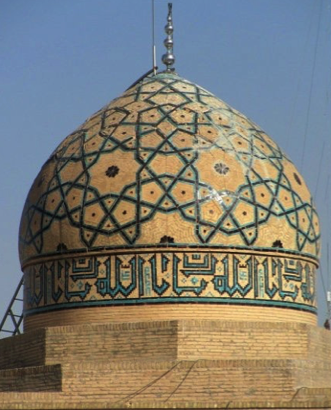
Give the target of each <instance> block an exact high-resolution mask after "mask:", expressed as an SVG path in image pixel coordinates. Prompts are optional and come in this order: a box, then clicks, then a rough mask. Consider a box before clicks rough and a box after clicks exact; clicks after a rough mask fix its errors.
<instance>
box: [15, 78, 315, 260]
mask: <svg viewBox="0 0 331 410" xmlns="http://www.w3.org/2000/svg"><path fill="white" fill-rule="evenodd" d="M319 239H320V233H319V222H318V217H317V213H316V211H315V208H314V206H313V203H312V198H311V195H310V193H309V190H308V188H307V186H306V184H305V182H304V180H303V178H302V176H301V175H300V174H299V172H298V171H297V169H296V168H295V166H294V165H293V163H292V162H291V161H290V160H289V159H288V157H287V156H286V155H285V154H284V153H283V152H282V151H281V149H280V148H279V147H278V146H277V144H276V143H275V142H274V141H273V140H272V139H271V138H270V137H269V136H268V135H267V134H266V133H265V132H264V131H263V130H262V129H261V128H260V127H258V126H257V125H256V124H254V123H253V122H252V121H250V120H249V119H248V118H247V117H245V116H244V115H243V114H241V113H239V112H238V111H237V110H235V109H233V108H231V107H230V106H229V105H227V104H226V103H224V102H223V101H221V100H220V99H218V98H217V97H215V96H214V95H213V94H211V93H210V92H208V91H206V90H204V89H203V88H201V87H199V86H197V85H195V84H193V83H191V82H188V81H186V80H184V79H182V78H180V77H178V76H177V75H176V74H175V73H160V74H157V75H155V76H152V77H146V78H144V79H143V80H142V81H140V82H139V83H138V84H136V85H134V86H133V87H131V88H130V89H128V90H127V91H126V92H125V93H124V94H123V95H122V96H120V97H119V98H117V99H115V100H113V101H112V102H111V103H110V104H108V105H107V106H105V107H104V108H103V109H101V110H100V111H98V112H97V113H96V114H94V115H93V116H92V117H90V118H89V119H88V120H87V121H86V122H85V123H84V124H83V125H82V126H81V127H80V128H78V129H77V130H76V131H74V132H73V133H72V134H70V135H69V136H68V137H67V138H66V139H65V140H64V141H63V142H62V143H61V144H60V145H59V146H58V148H57V149H56V150H55V151H54V152H53V154H52V155H51V156H50V158H49V159H48V161H47V162H46V163H45V164H44V166H43V167H42V169H41V171H40V173H39V175H38V176H37V178H36V180H35V182H34V184H33V186H32V188H31V190H30V193H29V195H28V198H27V200H26V204H25V207H24V210H23V215H22V220H21V227H20V256H21V262H22V264H23V265H24V263H26V262H28V261H29V260H31V259H33V258H36V257H43V256H47V255H52V254H56V253H59V252H60V253H63V252H81V251H83V250H85V251H86V250H88V251H97V250H98V249H107V248H109V249H112V248H121V247H131V248H132V247H135V246H151V245H155V246H156V245H157V246H161V247H162V246H170V245H171V246H179V245H180V246H182V245H185V246H208V245H212V246H217V245H219V246H224V247H237V248H238V247H240V248H248V249H253V248H254V247H256V248H259V249H260V248H264V249H273V250H275V251H276V250H277V249H278V250H279V249H283V250H284V251H290V252H294V253H295V252H299V253H305V254H308V255H311V256H313V257H316V256H318V253H319Z"/></svg>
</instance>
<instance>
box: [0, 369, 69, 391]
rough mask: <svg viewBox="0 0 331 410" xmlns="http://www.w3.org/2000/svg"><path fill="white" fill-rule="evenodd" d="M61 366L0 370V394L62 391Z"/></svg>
mask: <svg viewBox="0 0 331 410" xmlns="http://www.w3.org/2000/svg"><path fill="white" fill-rule="evenodd" d="M61 389H62V371H61V366H60V365H54V366H38V367H29V368H21V369H11V370H0V392H6V391H21V392H24V391H25V392H28V391H61Z"/></svg>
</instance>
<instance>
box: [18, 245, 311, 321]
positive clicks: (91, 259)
mask: <svg viewBox="0 0 331 410" xmlns="http://www.w3.org/2000/svg"><path fill="white" fill-rule="evenodd" d="M24 299H25V303H24V304H25V306H24V311H25V314H26V315H29V314H34V313H37V312H48V311H52V310H57V309H63V308H70V307H86V306H105V305H107V306H111V305H132V304H142V303H143V304H156V303H213V304H215V303H219V304H247V305H261V306H263V305H267V306H275V307H284V308H292V309H299V310H306V311H310V312H314V313H316V303H315V265H314V263H312V262H310V261H307V260H300V259H297V258H291V257H284V256H282V255H276V256H275V255H261V254H247V253H239V252H236V253H230V252H221V251H218V252H215V251H210V250H209V251H202V250H200V251H198V252H197V251H191V250H186V251H184V252H178V251H170V250H163V251H162V252H161V251H155V250H154V251H153V252H148V251H146V252H144V253H133V252H132V253H113V254H108V255H102V256H98V255H93V256H91V255H90V256H88V257H86V256H85V257H80V258H79V257H72V258H69V257H68V258H63V259H61V260H57V261H47V262H43V263H39V264H36V265H33V266H29V267H27V268H26V269H25V296H24Z"/></svg>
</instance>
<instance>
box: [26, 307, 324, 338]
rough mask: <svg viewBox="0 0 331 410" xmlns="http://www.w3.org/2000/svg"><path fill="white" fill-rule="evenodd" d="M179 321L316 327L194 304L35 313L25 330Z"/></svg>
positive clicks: (276, 313) (263, 311) (301, 317)
mask: <svg viewBox="0 0 331 410" xmlns="http://www.w3.org/2000/svg"><path fill="white" fill-rule="evenodd" d="M180 319H200V320H222V321H249V322H273V323H275V322H287V323H288V322H291V323H307V324H311V325H316V324H317V318H316V315H314V314H313V313H309V312H303V311H299V310H295V309H283V308H271V307H267V306H263V307H258V306H232V305H211V304H205V305H204V304H199V303H197V304H182V305H181V304H177V305H176V304H173V305H171V304H159V305H138V306H111V307H93V308H84V309H66V310H61V311H55V312H50V313H38V314H37V315H31V316H28V317H26V318H25V321H24V331H25V332H29V331H32V330H34V329H37V328H42V327H50V326H66V325H78V324H86V323H123V322H141V321H143V322H145V321H151V320H152V321H153V320H154V321H155V320H159V321H161V320H180Z"/></svg>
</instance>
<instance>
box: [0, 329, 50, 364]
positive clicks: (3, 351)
mask: <svg viewBox="0 0 331 410" xmlns="http://www.w3.org/2000/svg"><path fill="white" fill-rule="evenodd" d="M45 334H46V331H45V329H39V330H37V331H34V332H29V333H26V334H22V335H18V336H15V337H8V338H5V339H1V340H0V369H10V368H15V367H26V366H39V365H42V364H44V362H45Z"/></svg>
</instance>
